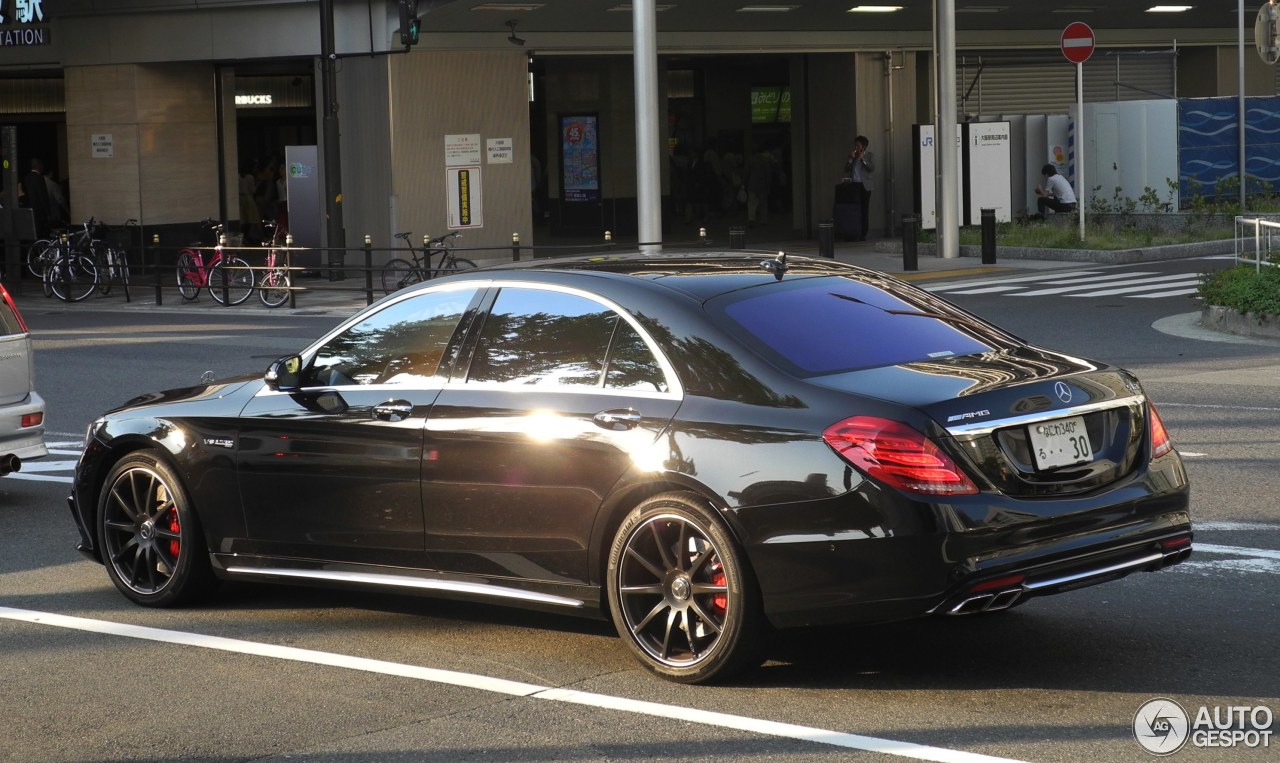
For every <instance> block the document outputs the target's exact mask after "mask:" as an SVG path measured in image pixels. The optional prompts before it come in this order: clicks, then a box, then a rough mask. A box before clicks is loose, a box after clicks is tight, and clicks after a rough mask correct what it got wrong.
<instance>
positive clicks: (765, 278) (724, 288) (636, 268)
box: [504, 252, 870, 301]
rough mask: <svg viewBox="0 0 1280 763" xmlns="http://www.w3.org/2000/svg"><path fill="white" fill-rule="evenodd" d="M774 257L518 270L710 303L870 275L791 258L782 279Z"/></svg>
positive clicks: (595, 262)
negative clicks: (626, 283)
mask: <svg viewBox="0 0 1280 763" xmlns="http://www.w3.org/2000/svg"><path fill="white" fill-rule="evenodd" d="M777 257H778V254H777V253H774V252H711V253H708V252H697V253H692V254H661V255H646V254H639V253H627V254H606V255H587V256H583V257H574V258H568V259H554V260H538V261H535V262H531V263H520V264H518V265H517V264H513V265H511V266H504V267H514V268H518V269H520V270H540V271H570V272H579V273H581V272H589V273H604V274H612V275H622V276H632V277H637V278H644V279H647V280H651V281H653V282H655V283H660V284H662V285H663V286H667V287H669V288H672V289H675V290H677V291H681V292H684V293H686V294H688V295H690V296H692V297H694V298H695V299H698V300H700V301H701V300H707V299H711V298H712V297H715V296H718V295H720V294H725V293H727V292H730V291H736V290H738V289H745V288H750V287H752V286H758V285H762V284H766V283H770V282H776V281H778V280H783V279H787V278H796V277H805V276H820V275H843V276H849V275H859V276H863V277H865V276H867V275H868V274H870V271H866V270H863V269H862V268H859V267H856V266H853V265H846V264H844V263H841V262H836V261H835V260H828V259H815V258H812V257H798V256H794V255H787V258H786V270H785V271H784V272H783V274H782V278H781V279H779V278H778V277H777V275H776V272H777V271H776V269H770V268H771V267H772V266H766V265H765V264H764V263H772V262H775V261H776V259H777Z"/></svg>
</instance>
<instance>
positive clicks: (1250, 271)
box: [1199, 265, 1280, 315]
mask: <svg viewBox="0 0 1280 763" xmlns="http://www.w3.org/2000/svg"><path fill="white" fill-rule="evenodd" d="M1199 293H1200V299H1201V300H1203V303H1204V304H1206V305H1218V306H1221V307H1228V308H1231V309H1232V310H1235V311H1236V312H1238V313H1242V314H1244V313H1249V314H1253V315H1280V268H1276V267H1264V268H1262V269H1261V270H1260V271H1259V270H1257V269H1255V267H1254V266H1253V265H1240V266H1237V267H1234V268H1228V269H1227V270H1219V271H1218V272H1216V273H1207V274H1205V275H1204V276H1203V277H1202V278H1201V281H1200V287H1199Z"/></svg>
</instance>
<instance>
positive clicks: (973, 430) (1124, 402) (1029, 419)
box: [946, 395, 1147, 437]
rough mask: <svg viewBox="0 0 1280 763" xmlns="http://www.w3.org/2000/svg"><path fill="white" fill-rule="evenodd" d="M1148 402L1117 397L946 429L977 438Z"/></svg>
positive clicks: (1138, 396)
mask: <svg viewBox="0 0 1280 763" xmlns="http://www.w3.org/2000/svg"><path fill="white" fill-rule="evenodd" d="M1146 401H1147V397H1146V395H1130V396H1129V397H1117V398H1112V399H1111V400H1099V401H1098V402H1095V403H1084V404H1082V405H1073V406H1070V407H1069V408H1059V409H1057V410H1053V411H1037V412H1035V413H1027V414H1023V415H1021V416H1012V417H1010V418H1007V419H1000V420H999V421H983V422H979V423H974V424H961V425H960V426H953V427H946V430H947V431H948V432H950V433H951V434H953V435H955V436H957V437H977V436H980V435H988V434H991V433H992V432H994V431H996V430H997V429H1007V428H1009V427H1017V426H1026V425H1027V424H1036V423H1039V422H1041V421H1053V420H1055V419H1063V418H1067V417H1069V416H1081V415H1083V414H1086V413H1095V412H1097V411H1105V410H1108V409H1111V408H1126V407H1130V406H1133V405H1142V404H1143V403H1145V402H1146Z"/></svg>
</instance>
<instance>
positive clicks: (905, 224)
mask: <svg viewBox="0 0 1280 763" xmlns="http://www.w3.org/2000/svg"><path fill="white" fill-rule="evenodd" d="M902 269H903V270H906V271H910V272H914V271H916V270H919V269H920V263H919V262H918V260H917V255H916V216H915V215H903V216H902Z"/></svg>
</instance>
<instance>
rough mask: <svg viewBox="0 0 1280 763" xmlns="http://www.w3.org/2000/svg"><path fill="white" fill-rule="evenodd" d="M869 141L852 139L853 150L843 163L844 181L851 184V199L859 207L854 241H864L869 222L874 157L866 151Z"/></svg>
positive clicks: (862, 138) (863, 138) (861, 138)
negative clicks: (852, 198) (857, 225)
mask: <svg viewBox="0 0 1280 763" xmlns="http://www.w3.org/2000/svg"><path fill="white" fill-rule="evenodd" d="M869 145H870V141H868V140H867V136H865V135H859V136H858V137H856V138H854V139H853V150H852V151H850V152H849V158H848V159H847V160H846V161H845V163H844V177H845V180H846V181H848V182H850V183H852V184H853V197H854V199H855V200H856V201H857V203H858V205H859V206H860V207H861V210H859V212H860V214H861V217H860V218H859V227H858V231H857V235H855V236H854V237H853V238H854V240H855V241H865V240H866V238H867V231H868V230H869V228H870V221H871V192H872V191H873V190H875V179H874V177H873V176H874V174H875V171H876V164H875V156H874V155H873V154H872V153H871V152H870V151H868V150H867V146H869Z"/></svg>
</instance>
